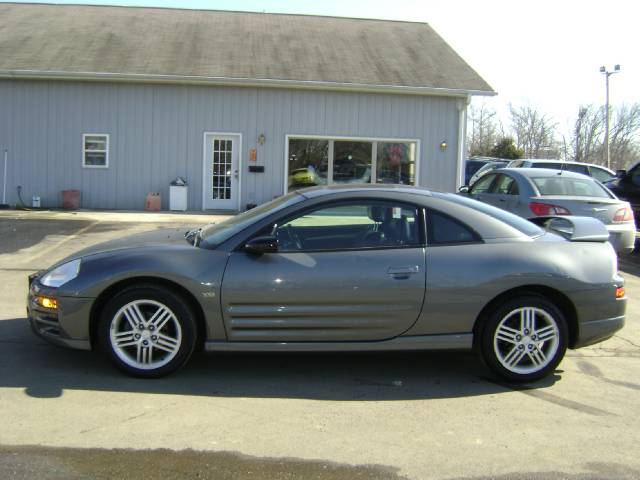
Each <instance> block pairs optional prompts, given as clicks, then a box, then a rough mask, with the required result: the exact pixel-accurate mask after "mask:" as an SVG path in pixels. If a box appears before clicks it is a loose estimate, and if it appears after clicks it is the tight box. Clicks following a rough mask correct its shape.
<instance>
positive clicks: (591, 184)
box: [531, 175, 612, 198]
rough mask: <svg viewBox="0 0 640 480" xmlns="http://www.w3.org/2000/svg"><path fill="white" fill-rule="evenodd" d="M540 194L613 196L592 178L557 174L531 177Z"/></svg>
mask: <svg viewBox="0 0 640 480" xmlns="http://www.w3.org/2000/svg"><path fill="white" fill-rule="evenodd" d="M531 180H532V181H533V183H534V184H535V186H536V188H537V189H538V191H539V192H540V195H550V196H569V197H599V198H612V197H611V195H610V194H609V192H608V191H607V190H606V189H605V188H604V187H603V186H602V185H600V184H599V183H598V182H596V181H595V180H592V179H590V178H569V177H563V176H560V175H556V176H553V177H540V178H532V179H531Z"/></svg>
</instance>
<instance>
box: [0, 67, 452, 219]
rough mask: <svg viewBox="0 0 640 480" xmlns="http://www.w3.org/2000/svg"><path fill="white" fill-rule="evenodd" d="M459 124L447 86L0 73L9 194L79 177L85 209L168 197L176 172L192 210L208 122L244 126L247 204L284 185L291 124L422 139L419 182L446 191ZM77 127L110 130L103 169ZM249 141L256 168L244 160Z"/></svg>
mask: <svg viewBox="0 0 640 480" xmlns="http://www.w3.org/2000/svg"><path fill="white" fill-rule="evenodd" d="M457 129H458V111H457V108H456V99H455V98H447V97H425V96H404V95H389V94H374V93H348V92H344V93H343V92H322V91H303V90H285V89H257V88H237V87H206V86H183V85H181V86H177V85H144V84H124V83H112V84H110V83H98V82H96V83H89V82H55V81H54V82H47V81H26V80H24V81H23V80H2V81H0V156H1V153H2V151H3V150H4V148H7V149H8V150H9V160H10V169H9V175H8V181H7V187H8V188H7V193H8V201H9V202H10V203H16V202H17V198H16V195H15V188H16V186H17V185H21V186H22V187H23V198H24V200H25V202H29V201H30V199H31V196H32V195H33V194H38V195H40V196H41V197H42V203H43V205H45V206H54V207H55V206H59V205H60V191H61V190H65V189H72V188H76V189H80V190H82V206H83V207H85V208H109V209H142V208H144V199H145V196H146V194H147V193H148V192H160V193H161V195H162V197H163V202H162V204H163V208H168V193H169V188H168V185H169V182H170V181H171V180H173V178H175V177H176V176H182V177H185V178H186V179H187V181H188V182H189V209H191V210H199V209H201V207H202V183H203V180H202V171H203V138H204V137H203V135H204V132H239V133H241V134H242V136H243V141H242V151H241V152H240V155H241V158H242V169H243V170H242V175H241V179H242V199H241V205H242V206H243V207H244V206H245V205H246V204H247V203H262V202H264V201H267V200H270V199H272V198H274V197H277V196H279V195H282V193H283V185H284V171H285V170H284V169H285V163H284V161H285V159H284V155H285V136H286V135H293V134H299V135H327V136H346V137H387V138H389V137H392V138H393V137H395V138H416V139H419V140H420V159H419V161H420V184H421V185H424V186H427V187H430V188H434V189H439V190H448V191H453V190H454V188H455V179H456V142H457ZM83 133H108V134H109V135H110V149H109V168H108V169H86V168H82V134H83ZM260 134H264V135H265V137H266V142H265V144H264V145H258V143H257V139H258V136H259V135H260ZM442 141H446V142H447V144H448V148H447V150H446V151H445V152H441V151H440V143H441V142H442ZM252 148H256V149H257V153H258V161H257V164H258V165H264V167H265V172H264V173H249V171H248V164H249V160H248V159H249V149H252ZM0 159H1V158H0ZM0 174H1V172H0Z"/></svg>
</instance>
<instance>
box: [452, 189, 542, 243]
mask: <svg viewBox="0 0 640 480" xmlns="http://www.w3.org/2000/svg"><path fill="white" fill-rule="evenodd" d="M449 199H450V200H452V201H455V202H457V203H462V204H464V205H465V206H467V207H470V208H473V209H474V210H477V211H479V212H482V213H485V214H487V215H490V216H492V217H495V218H497V219H498V220H500V221H501V222H504V223H506V224H507V225H509V226H510V227H513V228H515V229H516V230H518V231H520V232H522V233H524V234H525V235H528V236H530V237H538V236H540V235H542V234H543V233H544V232H543V230H542V229H541V228H540V227H538V226H537V225H535V224H534V223H531V222H530V221H529V220H526V219H524V218H522V217H518V216H517V215H514V214H513V213H510V212H507V211H506V210H502V209H501V208H497V207H494V206H492V205H488V204H486V203H482V202H478V201H477V200H472V199H470V198H467V197H462V196H456V197H454V198H449Z"/></svg>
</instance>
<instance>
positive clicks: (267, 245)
mask: <svg viewBox="0 0 640 480" xmlns="http://www.w3.org/2000/svg"><path fill="white" fill-rule="evenodd" d="M244 249H245V251H247V252H249V253H255V254H256V255H262V254H263V253H275V252H277V251H278V239H277V238H276V237H275V236H273V235H263V236H261V237H255V238H252V239H251V240H249V241H248V242H247V243H246V244H245V245H244Z"/></svg>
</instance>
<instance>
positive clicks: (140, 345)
mask: <svg viewBox="0 0 640 480" xmlns="http://www.w3.org/2000/svg"><path fill="white" fill-rule="evenodd" d="M196 332H197V329H196V321H195V316H194V314H193V312H192V310H191V308H190V307H189V304H188V303H187V302H185V301H184V300H183V299H182V298H181V297H180V296H179V295H176V294H175V293H174V292H172V291H171V290H168V289H166V288H163V287H156V286H146V285H145V286H137V287H129V288H127V289H125V290H123V291H122V292H120V293H119V294H117V295H116V296H114V297H113V298H112V299H111V300H110V301H109V302H108V303H107V305H106V306H105V308H104V310H103V312H102V315H101V317H100V323H99V326H98V335H99V345H100V347H101V349H102V351H103V352H104V353H105V354H106V356H107V357H108V358H109V360H111V361H112V362H113V363H115V365H116V366H117V367H118V368H120V369H121V370H124V371H125V372H127V373H129V374H131V375H134V376H138V377H161V376H163V375H168V374H170V373H172V372H174V371H176V370H177V369H179V368H180V367H182V366H183V365H184V364H185V363H186V362H187V360H188V359H189V357H191V354H192V353H193V350H194V348H195V344H196V337H197V335H196Z"/></svg>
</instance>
